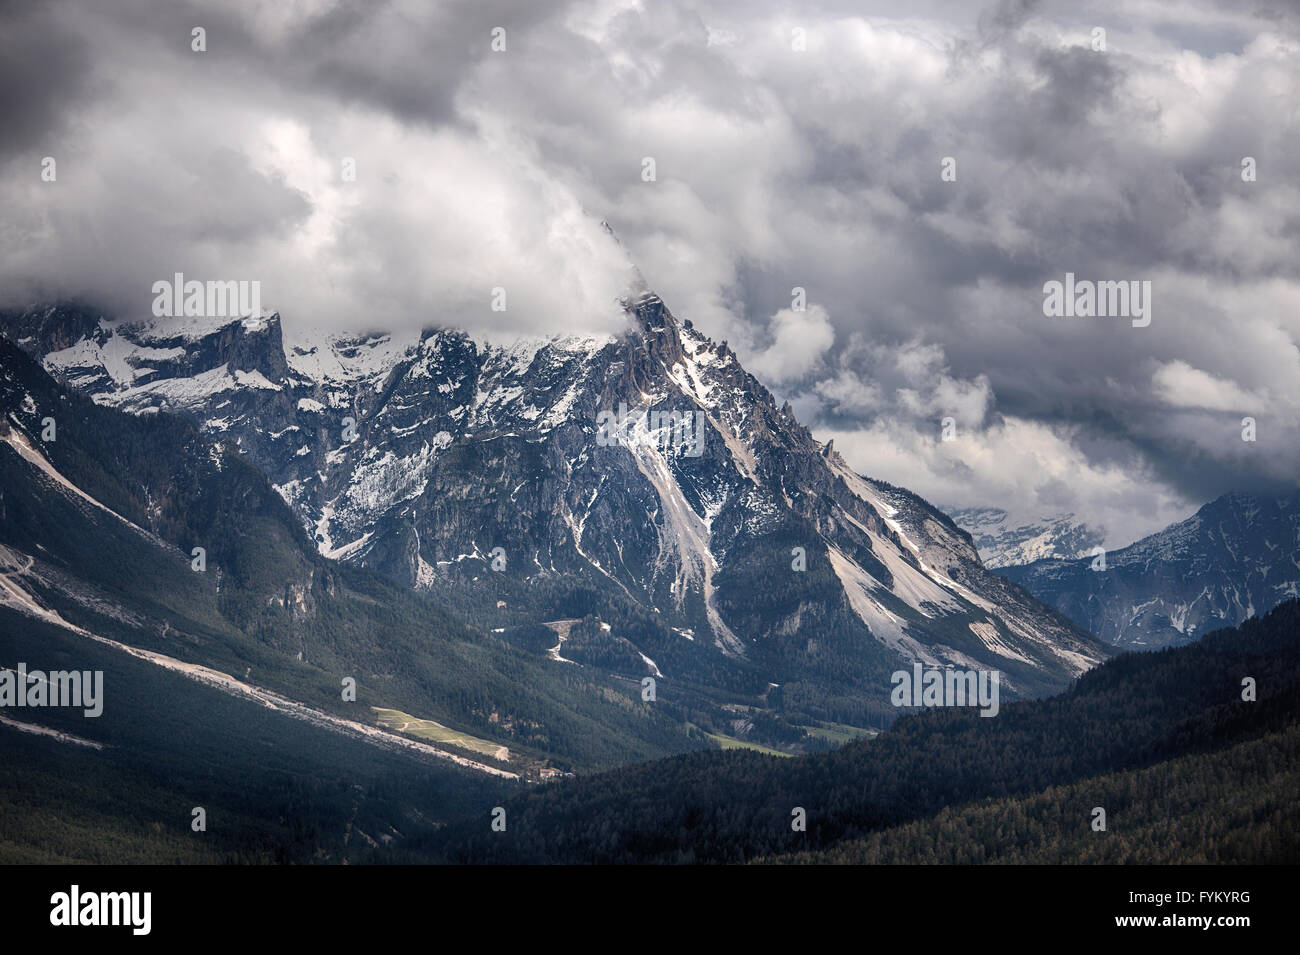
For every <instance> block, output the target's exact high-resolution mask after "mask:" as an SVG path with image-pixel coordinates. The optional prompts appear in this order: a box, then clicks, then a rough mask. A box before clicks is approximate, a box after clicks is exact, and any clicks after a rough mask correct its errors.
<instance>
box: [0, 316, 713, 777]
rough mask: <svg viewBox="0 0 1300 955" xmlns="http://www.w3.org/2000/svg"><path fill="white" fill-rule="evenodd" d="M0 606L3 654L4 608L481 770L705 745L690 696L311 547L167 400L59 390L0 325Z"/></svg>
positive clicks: (15, 625)
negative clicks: (645, 686) (105, 401)
mask: <svg viewBox="0 0 1300 955" xmlns="http://www.w3.org/2000/svg"><path fill="white" fill-rule="evenodd" d="M196 548H197V549H200V551H199V553H198V554H196ZM0 607H3V608H7V609H8V610H10V611H12V612H13V615H12V618H10V619H9V620H8V625H7V627H6V630H5V632H4V633H3V635H2V637H3V639H0V652H3V656H0V663H3V664H4V665H5V666H9V667H12V666H14V665H15V664H16V662H18V661H21V660H22V659H23V658H22V657H21V656H18V655H17V653H16V652H15V651H13V650H12V649H11V646H10V644H9V641H10V640H21V639H24V638H25V631H24V626H31V627H37V628H39V627H49V626H53V627H57V628H59V629H60V630H62V631H64V632H66V633H69V634H75V635H76V636H77V639H79V640H81V641H82V642H83V643H85V644H87V645H88V644H90V643H93V644H96V645H99V646H109V647H113V648H114V649H116V650H117V651H118V652H120V653H122V654H126V655H130V656H134V657H136V658H137V659H146V660H149V661H151V662H152V663H154V664H155V665H156V666H158V667H160V668H162V669H165V670H168V671H170V672H172V673H177V674H181V675H184V676H187V677H189V678H191V679H194V680H196V681H199V682H202V683H206V684H209V685H213V686H217V687H219V688H221V689H224V690H225V691H227V692H229V693H230V694H232V695H235V696H239V697H241V698H244V699H251V700H254V701H256V702H257V703H259V704H260V705H263V706H266V707H269V708H272V709H275V710H277V711H280V712H283V713H286V714H290V715H294V716H296V717H298V718H301V719H303V720H305V721H307V722H311V723H314V724H316V725H320V726H325V727H327V728H333V729H334V730H335V731H337V732H339V733H342V734H344V735H349V736H353V737H357V738H360V739H363V740H367V741H369V742H371V743H372V744H374V745H379V746H386V747H397V748H399V749H406V750H410V749H415V750H419V751H420V752H421V753H423V754H425V755H427V756H429V757H431V758H433V759H439V760H442V761H443V762H445V763H447V764H448V765H457V766H463V767H465V768H468V769H472V770H474V771H475V772H478V773H481V774H484V775H488V776H494V777H502V778H509V777H520V776H522V777H527V778H534V779H535V778H538V777H539V775H540V774H541V770H542V769H544V768H559V769H564V770H574V769H590V768H594V767H600V766H611V765H619V764H621V763H623V762H626V761H627V760H629V759H644V758H650V757H652V756H659V755H664V754H666V753H672V752H682V751H685V750H690V749H695V748H702V747H705V746H708V745H710V744H709V741H708V739H707V737H706V735H705V733H704V732H702V731H699V730H696V729H694V728H693V727H692V723H696V722H698V721H699V720H700V719H701V717H700V716H696V715H695V714H690V716H693V717H694V718H693V719H690V720H688V714H687V713H686V712H685V711H683V710H682V709H681V708H680V707H677V706H675V705H673V704H672V703H671V701H665V702H664V703H663V704H662V705H659V706H655V707H651V706H649V705H647V704H645V703H644V702H642V701H641V700H640V698H639V694H638V692H637V691H638V690H639V687H638V686H637V685H636V684H635V683H632V682H631V681H628V680H626V679H617V678H612V677H610V676H609V675H608V674H606V673H604V672H602V671H600V670H598V669H596V668H582V669H581V670H580V671H573V670H572V668H570V667H567V666H565V665H564V664H560V663H556V662H554V661H552V660H550V659H548V658H547V657H546V656H545V655H542V654H535V653H529V652H527V651H524V650H521V649H519V648H518V647H516V646H513V645H512V644H510V643H509V642H507V641H506V640H505V639H504V637H503V636H502V635H497V634H492V633H486V632H484V631H482V630H478V629H472V628H469V627H466V626H465V625H464V624H463V623H461V622H460V621H459V620H458V619H456V618H455V617H454V616H452V615H450V614H448V613H447V612H446V611H445V610H444V609H443V608H441V607H439V606H438V605H437V604H436V603H434V602H433V601H431V600H429V599H427V598H425V597H422V596H420V595H418V594H415V593H413V592H412V591H411V590H410V589H408V588H406V587H403V586H401V585H399V584H396V583H394V582H392V581H391V580H389V579H387V578H385V577H382V576H380V575H378V574H376V573H374V572H372V571H369V570H367V569H365V568H362V567H356V566H351V565H348V564H341V563H339V562H337V561H334V560H331V559H329V558H327V557H324V556H322V555H321V554H320V553H318V552H317V550H316V548H315V546H314V545H313V543H312V541H311V540H310V538H309V537H308V536H307V535H306V533H305V532H304V531H303V528H302V526H301V525H300V524H299V522H298V520H297V518H296V516H295V515H294V513H293V512H292V511H291V510H290V509H289V507H288V506H287V505H286V504H285V503H284V501H283V500H282V499H281V497H280V496H279V495H278V494H277V493H276V492H275V490H274V489H273V488H272V487H271V485H270V484H269V483H268V482H267V480H266V478H265V476H264V475H263V474H262V473H261V472H260V471H258V470H257V469H256V468H254V467H253V466H252V465H251V464H250V463H249V462H248V461H247V460H246V459H245V458H244V456H242V455H240V454H238V453H237V452H236V451H234V450H233V449H232V448H230V447H229V446H227V445H222V444H214V443H213V442H212V441H211V440H209V439H208V438H206V437H205V436H203V435H202V434H200V433H199V431H198V430H197V429H196V428H195V427H194V425H193V424H191V423H190V422H188V421H185V420H183V419H181V418H178V417H174V416H172V415H169V414H166V413H155V414H150V415H142V416H134V415H128V414H125V413H123V412H121V411H117V410H114V409H111V408H105V407H102V406H99V405H96V404H94V403H93V402H91V401H90V400H89V399H88V398H85V397H84V396H80V395H77V394H75V393H69V392H67V391H66V390H64V389H63V388H61V387H60V386H59V385H57V384H56V383H55V382H54V381H53V380H52V379H51V378H50V377H49V375H48V374H46V372H45V371H44V370H42V369H41V367H40V366H39V365H37V364H36V363H35V362H34V361H33V360H32V359H31V358H30V357H29V356H28V355H26V354H25V353H23V352H22V351H20V350H19V349H18V348H16V347H15V346H14V345H13V344H12V343H10V342H9V341H8V340H6V339H3V338H0ZM15 621H16V622H15ZM23 622H25V623H23ZM20 624H23V625H22V626H20ZM345 680H351V681H354V682H355V699H345V697H344V693H343V688H344V681H345Z"/></svg>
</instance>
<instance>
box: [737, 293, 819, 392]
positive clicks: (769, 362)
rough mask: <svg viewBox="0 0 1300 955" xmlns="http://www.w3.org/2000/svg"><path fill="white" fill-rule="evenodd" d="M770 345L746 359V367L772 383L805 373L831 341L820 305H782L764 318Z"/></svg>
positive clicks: (793, 378)
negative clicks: (789, 306)
mask: <svg viewBox="0 0 1300 955" xmlns="http://www.w3.org/2000/svg"><path fill="white" fill-rule="evenodd" d="M767 331H768V335H769V336H770V337H771V339H772V344H771V345H769V346H768V347H767V348H766V349H765V350H764V351H761V352H758V353H757V354H755V355H753V356H752V357H751V358H750V359H749V366H748V367H749V370H750V371H751V372H753V373H754V374H756V375H758V376H759V378H761V379H763V380H764V381H770V382H773V383H776V384H780V383H782V382H787V381H795V380H798V379H800V378H803V377H804V376H806V375H807V374H808V373H809V372H810V371H812V370H813V369H814V368H815V367H817V364H818V363H819V362H820V361H821V359H822V356H824V355H825V354H826V352H828V351H829V350H830V347H831V345H833V344H834V343H835V329H834V327H833V326H832V325H831V320H830V316H829V315H827V314H826V309H824V308H822V307H821V306H820V305H808V306H807V307H806V308H803V309H801V310H799V311H795V310H794V309H793V308H783V309H781V310H780V311H779V312H777V313H776V314H775V315H773V316H772V317H771V319H769V320H768V326H767Z"/></svg>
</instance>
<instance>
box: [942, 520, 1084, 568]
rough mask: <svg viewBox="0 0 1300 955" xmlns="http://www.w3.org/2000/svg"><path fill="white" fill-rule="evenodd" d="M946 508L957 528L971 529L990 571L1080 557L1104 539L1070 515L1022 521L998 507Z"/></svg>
mask: <svg viewBox="0 0 1300 955" xmlns="http://www.w3.org/2000/svg"><path fill="white" fill-rule="evenodd" d="M945 510H946V511H947V512H948V514H949V515H950V516H951V517H952V519H953V521H954V522H955V523H956V524H957V526H958V527H960V528H961V529H962V530H965V531H969V532H970V535H971V540H972V541H973V542H974V544H975V549H976V550H978V551H979V555H980V559H981V560H983V561H984V566H985V567H988V568H989V569H990V570H994V569H998V568H1001V567H1010V566H1012V565H1015V564H1028V563H1031V562H1032V561H1035V560H1042V559H1043V558H1046V557H1059V558H1063V559H1067V560H1068V559H1070V558H1073V557H1082V556H1084V555H1085V554H1088V553H1090V552H1091V551H1092V549H1093V548H1094V547H1099V546H1100V545H1101V544H1102V542H1103V541H1104V540H1105V534H1104V533H1103V532H1102V531H1101V530H1098V529H1096V528H1094V527H1090V526H1089V525H1087V524H1085V523H1082V522H1080V521H1078V520H1076V519H1075V517H1074V515H1073V514H1056V515H1052V516H1049V517H1042V518H1039V519H1036V520H1030V521H1022V520H1017V519H1013V518H1012V517H1011V515H1010V514H1008V513H1007V512H1006V511H1005V510H1003V509H1002V508H1000V507H966V508H945Z"/></svg>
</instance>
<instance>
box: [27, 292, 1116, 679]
mask: <svg viewBox="0 0 1300 955" xmlns="http://www.w3.org/2000/svg"><path fill="white" fill-rule="evenodd" d="M626 308H627V311H628V315H629V328H628V331H627V333H626V334H624V335H622V336H620V337H604V338H575V337H564V338H555V339H533V340H527V341H521V342H519V343H515V344H512V345H509V346H506V347H501V346H496V345H480V344H478V343H476V342H474V341H472V340H471V339H470V338H469V337H468V336H467V335H465V334H464V333H463V332H458V331H454V330H448V329H427V330H425V331H424V332H422V333H420V334H419V335H409V336H406V337H402V336H397V335H388V334H372V335H362V336H334V337H330V336H317V337H315V338H314V339H311V338H299V339H295V340H294V341H293V343H292V344H290V345H289V346H288V347H287V348H286V347H285V345H284V343H283V341H282V332H281V328H280V321H279V317H278V316H271V317H270V318H269V319H267V320H266V321H265V322H264V323H263V324H262V325H261V327H259V328H258V329H257V330H255V331H250V330H248V329H246V328H244V327H243V325H242V324H241V323H230V324H228V325H226V326H223V327H220V328H216V329H209V330H207V333H206V334H203V335H198V336H197V337H196V336H194V335H192V334H188V333H187V334H184V335H182V334H173V333H172V332H171V331H170V330H169V329H168V328H166V327H165V326H161V325H148V326H144V325H133V324H130V323H122V322H114V321H109V320H106V319H103V318H100V317H97V316H94V315H89V314H81V313H73V314H54V313H48V312H45V311H41V310H32V311H29V312H27V313H21V314H18V315H10V316H8V317H7V318H6V327H7V328H8V329H9V330H10V334H11V335H13V336H14V337H15V338H16V340H19V341H23V340H25V341H26V344H25V346H24V347H26V348H28V350H30V351H33V352H35V353H37V354H38V355H39V356H40V357H42V358H43V359H44V360H45V363H46V367H47V368H48V369H49V370H50V371H51V372H52V373H55V374H56V375H59V376H61V377H63V379H64V380H65V381H66V382H68V383H69V384H72V385H74V386H76V387H78V388H81V389H82V390H84V391H87V392H88V393H90V394H92V395H93V396H94V398H95V400H96V401H99V402H103V403H108V404H114V405H117V406H119V407H124V408H127V409H128V410H131V411H134V412H137V413H142V412H145V411H151V410H160V409H167V410H172V411H177V412H180V413H183V414H187V415H189V416H191V417H192V418H193V419H194V420H195V421H196V422H198V423H199V424H200V426H201V427H203V428H204V430H205V431H206V432H208V433H209V434H211V435H212V436H214V437H223V438H225V439H227V440H230V441H231V442H233V443H235V444H237V445H238V447H239V448H240V450H241V451H243V452H244V453H245V454H247V455H248V456H249V457H250V458H251V459H252V460H253V461H254V462H255V463H256V464H258V466H260V467H261V468H262V469H263V470H265V471H266V472H267V474H268V475H269V476H270V477H271V480H272V481H273V482H274V484H275V485H276V487H277V489H278V490H279V492H280V493H281V495H282V496H283V497H284V498H285V500H286V501H287V502H288V503H289V504H290V506H291V507H292V508H293V509H294V510H295V512H296V513H297V514H298V516H299V518H300V520H301V521H302V523H303V525H304V526H305V527H307V528H309V529H310V530H311V532H312V534H313V535H314V536H315V538H316V541H317V545H318V547H319V548H320V549H321V551H322V552H323V553H325V554H327V555H328V556H331V557H334V558H336V559H340V560H346V561H351V562H356V563H359V564H363V565H366V566H370V567H373V568H376V569H378V570H380V571H382V572H384V573H386V574H388V575H390V576H392V577H394V578H396V579H398V580H401V581H404V582H405V583H407V584H408V585H409V586H411V587H415V588H419V589H422V590H428V591H431V592H433V593H435V594H440V595H442V596H443V597H445V598H447V599H452V598H454V599H455V601H456V602H457V603H459V604H462V605H464V604H465V603H466V602H469V603H470V604H472V605H477V604H476V603H475V602H476V601H482V604H483V606H485V607H486V606H492V605H494V604H496V603H498V601H497V600H496V599H495V598H496V597H497V596H498V594H497V592H498V591H501V592H502V593H504V592H505V591H504V590H503V588H506V589H509V591H510V600H508V601H502V602H505V603H506V604H507V605H508V610H507V611H501V613H503V614H510V613H513V614H517V615H518V616H517V617H515V618H513V619H515V620H516V621H517V622H524V621H525V620H528V619H537V618H536V617H532V618H530V617H529V616H528V614H530V613H531V612H533V609H535V610H536V611H537V612H541V611H542V610H543V609H547V610H548V611H549V609H550V608H542V607H541V606H538V607H536V608H533V609H530V607H531V606H532V603H535V602H539V601H544V600H552V601H554V600H577V599H579V595H581V594H588V595H589V596H585V597H581V599H582V600H583V601H587V602H588V603H589V602H590V601H591V600H593V599H594V600H596V602H597V604H598V605H599V606H603V607H605V608H606V611H610V610H611V608H612V607H613V604H611V603H610V601H621V600H631V601H633V602H634V603H635V604H637V605H640V606H641V607H644V608H645V609H646V610H648V611H651V612H653V613H655V614H656V615H657V617H658V618H659V619H661V620H662V622H663V625H664V627H665V628H666V629H665V632H666V633H675V634H677V636H673V637H672V639H673V641H674V642H673V643H672V644H668V645H666V647H660V646H650V645H645V646H641V647H639V648H638V649H639V650H644V651H645V653H644V654H643V655H646V656H649V657H651V658H653V659H655V660H658V661H659V662H660V665H663V666H665V667H666V668H668V669H670V670H671V671H672V672H679V673H680V672H683V671H684V670H689V669H690V666H691V665H692V664H691V663H689V662H685V661H682V660H678V659H676V658H674V657H669V656H665V653H670V654H671V653H685V652H687V651H688V650H689V652H691V653H694V654H698V653H701V652H703V648H704V644H705V643H707V644H711V645H712V646H713V647H714V648H715V650H716V651H717V652H719V653H720V654H721V655H722V657H723V658H730V659H732V660H735V661H742V662H738V663H737V664H736V665H738V666H740V667H741V668H742V670H743V671H744V672H747V673H749V672H754V673H755V676H754V677H753V678H754V679H756V680H757V679H758V677H759V674H758V673H757V672H756V671H761V677H762V680H763V685H766V682H768V681H769V680H770V682H773V683H779V684H783V685H786V686H787V689H790V688H791V687H798V686H800V685H804V684H801V682H800V681H805V683H806V684H807V685H811V684H812V683H815V682H818V681H820V682H821V683H826V682H840V683H843V684H844V685H845V686H846V687H856V689H852V690H851V692H854V693H862V692H866V691H865V690H864V689H863V687H865V686H868V685H869V686H871V687H872V689H871V690H870V692H872V693H876V692H878V691H879V688H880V686H881V685H882V684H887V677H888V673H889V672H890V671H891V670H892V669H893V668H895V667H896V666H898V665H899V664H900V663H903V662H908V661H912V660H920V661H922V662H926V663H934V664H939V665H946V664H951V665H955V666H981V667H995V668H998V669H1002V670H1004V672H1005V674H1006V676H1005V680H1006V685H1007V686H1009V687H1011V688H1012V690H1013V691H1014V690H1020V691H1022V692H1038V691H1043V690H1047V689H1051V688H1055V687H1058V686H1060V685H1061V684H1062V683H1063V681H1065V680H1067V679H1069V678H1071V677H1073V676H1075V675H1077V674H1078V673H1079V672H1081V671H1082V670H1083V669H1086V668H1087V667H1089V666H1091V665H1093V664H1095V663H1096V662H1098V661H1099V660H1101V659H1102V658H1103V657H1104V656H1105V653H1106V651H1105V650H1104V649H1102V648H1101V647H1100V646H1099V645H1097V644H1096V643H1095V642H1094V641H1092V640H1091V639H1090V637H1089V636H1088V635H1087V634H1086V633H1084V632H1082V631H1081V630H1079V629H1078V628H1077V627H1075V626H1073V625H1072V624H1071V623H1070V622H1069V621H1068V620H1066V619H1065V618H1063V617H1061V616H1060V615H1058V614H1056V613H1055V612H1053V611H1051V610H1049V609H1048V608H1046V607H1044V606H1042V605H1041V604H1038V603H1037V602H1036V601H1034V600H1033V599H1031V598H1030V597H1029V596H1028V595H1027V594H1026V593H1024V592H1023V591H1021V590H1019V589H1018V588H1016V587H1013V586H1011V585H1010V584H1009V583H1008V582H1007V581H1006V580H1005V579H1004V578H1001V577H998V576H996V575H994V574H992V573H990V572H989V571H988V570H987V569H986V568H985V567H984V565H983V564H982V563H981V561H980V558H979V555H978V554H977V553H976V550H975V547H974V546H973V544H972V542H971V539H970V536H969V535H967V534H966V533H965V532H963V531H961V530H960V529H959V528H958V527H957V526H956V525H954V524H953V523H952V522H951V521H950V520H949V519H948V518H947V517H946V516H944V515H943V514H942V513H941V512H939V511H938V510H936V509H935V508H933V507H931V506H930V505H928V504H926V503H925V502H924V501H922V500H921V499H919V498H917V497H915V496H914V495H911V494H909V493H908V492H906V491H903V490H901V489H898V488H892V487H891V486H889V485H887V484H884V483H882V482H877V481H871V480H869V479H866V478H863V477H861V476H860V475H857V474H855V473H854V472H853V471H852V469H851V468H849V467H848V465H847V464H846V463H845V462H844V460H843V458H842V457H841V456H840V455H839V454H838V453H836V452H835V451H834V450H833V448H831V447H830V446H823V445H822V444H820V443H819V442H817V441H816V440H814V438H813V437H812V435H811V434H810V433H809V432H808V430H807V429H806V428H804V427H803V426H802V425H800V424H799V423H798V422H797V421H796V420H795V419H794V417H793V415H792V414H791V412H790V410H789V408H788V407H785V408H777V407H776V405H775V403H774V402H773V400H772V396H771V395H770V393H768V392H767V390H766V389H765V388H763V386H762V385H761V384H760V383H759V382H758V381H757V380H755V379H754V378H753V377H752V376H750V375H749V374H748V373H747V372H745V370H744V369H743V368H742V367H741V366H740V364H739V362H738V361H737V360H736V358H735V356H734V355H733V354H732V353H731V352H730V350H729V349H728V348H727V346H726V343H725V342H723V343H714V342H713V341H711V340H710V339H708V338H707V337H705V336H703V335H702V334H700V333H699V332H698V331H696V330H695V329H694V328H692V327H691V325H690V323H689V322H685V323H682V322H679V321H678V320H677V318H676V317H675V316H673V315H672V313H671V312H670V311H669V310H668V309H667V308H666V307H665V306H664V304H663V303H662V301H660V300H659V299H658V297H656V296H654V295H651V294H643V295H640V296H638V297H637V298H635V299H634V300H630V301H628V302H627V303H626ZM119 339H122V340H121V341H119ZM55 345H57V346H58V347H57V348H56V347H53V346H55ZM178 352H179V353H178ZM145 368H148V369H149V370H148V371H147V372H145V371H144V370H143V369H145ZM622 408H626V409H627V410H628V413H629V416H630V417H631V418H632V421H630V422H628V427H627V428H626V429H625V431H624V434H625V435H626V436H627V437H628V439H629V441H630V446H626V445H625V444H624V443H620V442H619V441H613V442H610V441H606V440H604V437H605V436H604V435H602V433H601V432H600V429H599V425H598V415H599V414H600V413H601V412H618V411H619V410H620V409H622ZM656 413H662V414H675V415H678V416H679V419H671V420H680V418H681V417H684V416H687V415H689V416H690V417H689V418H686V419H685V420H687V421H688V422H689V424H688V427H687V431H686V434H687V435H688V436H690V435H698V436H699V443H698V446H696V447H692V446H691V443H690V442H689V441H687V442H683V441H681V440H676V441H674V440H671V438H672V437H673V434H674V433H676V434H678V437H679V438H680V437H681V433H680V432H674V431H673V428H671V427H669V428H666V427H664V426H663V425H662V422H660V423H659V426H657V427H654V426H651V423H650V421H649V419H648V418H646V417H645V416H647V415H649V414H656ZM696 415H698V416H699V417H698V418H696V417H695V416H696ZM498 548H499V550H497V549H498ZM795 549H801V550H802V552H803V554H804V560H805V561H806V564H805V567H806V569H796V568H795V567H794V563H793V562H792V553H793V552H794V551H795ZM494 553H497V554H499V555H501V560H500V561H498V563H503V564H504V566H494V565H493V554H494ZM566 595H567V596H566ZM590 595H594V596H590ZM498 610H499V608H498ZM494 612H495V611H494ZM551 616H554V614H553V613H550V614H549V615H548V616H545V617H543V618H542V619H550V618H551ZM500 619H503V620H505V617H500ZM507 622H508V621H507ZM683 633H691V634H693V635H696V636H700V635H703V637H704V641H703V642H701V641H699V640H695V641H687V640H685V638H684V637H682V636H680V634H683ZM686 645H692V646H689V647H687V648H686V649H683V647H684V646H686ZM873 647H874V649H873ZM691 660H693V661H695V662H694V665H695V666H697V667H698V666H705V667H706V668H707V667H712V666H713V664H707V663H701V660H702V658H700V657H698V656H694V657H692V658H691ZM720 665H721V664H720ZM792 692H793V690H792ZM846 692H850V691H849V690H846Z"/></svg>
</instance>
